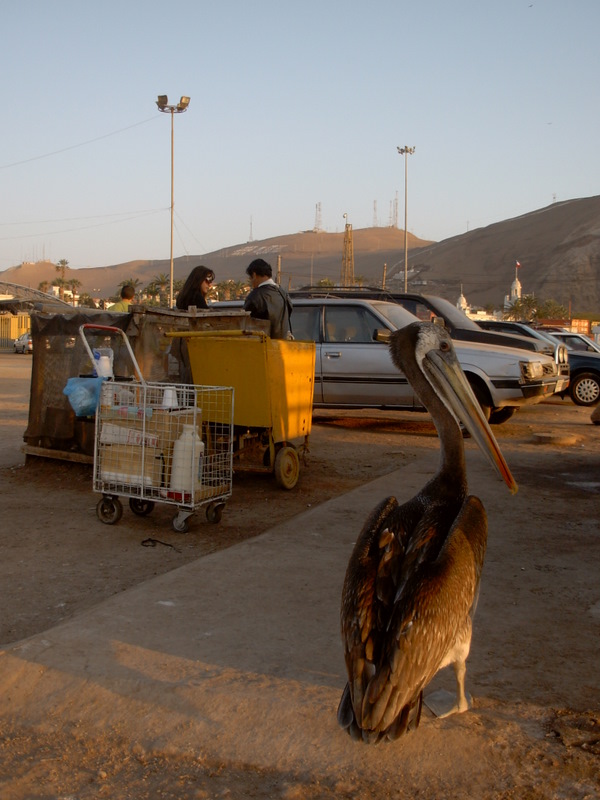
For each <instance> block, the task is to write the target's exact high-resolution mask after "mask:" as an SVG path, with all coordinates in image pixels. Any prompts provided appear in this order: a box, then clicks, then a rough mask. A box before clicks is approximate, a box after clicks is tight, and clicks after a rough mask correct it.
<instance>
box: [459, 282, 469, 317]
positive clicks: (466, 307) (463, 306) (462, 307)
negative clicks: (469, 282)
mask: <svg viewBox="0 0 600 800" xmlns="http://www.w3.org/2000/svg"><path fill="white" fill-rule="evenodd" d="M456 307H457V308H458V309H460V310H461V311H464V312H465V314H467V313H468V312H469V309H470V306H469V304H468V303H467V298H466V297H465V295H464V293H463V285H462V283H461V285H460V297H459V298H458V300H457V301H456Z"/></svg>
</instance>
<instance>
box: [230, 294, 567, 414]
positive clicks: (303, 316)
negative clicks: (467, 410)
mask: <svg viewBox="0 0 600 800" xmlns="http://www.w3.org/2000/svg"><path fill="white" fill-rule="evenodd" d="M293 303H294V311H293V314H292V329H293V333H294V337H295V338H296V339H298V340H303V341H314V342H315V343H316V360H315V392H314V405H315V407H317V408H318V407H330V408H344V407H345V408H349V407H354V408H365V407H373V408H397V409H404V410H414V411H422V410H423V406H422V405H421V403H420V401H419V399H418V397H417V396H416V395H415V393H414V392H413V389H412V386H411V385H410V383H409V382H408V380H407V379H406V377H405V376H404V375H403V374H402V373H401V372H399V371H398V369H397V368H396V367H395V365H394V364H393V362H392V359H391V356H390V352H389V349H388V346H387V344H386V342H385V339H386V338H389V334H390V333H391V332H392V331H394V330H396V329H397V328H402V327H404V326H405V325H408V324H410V323H411V322H414V321H415V319H416V317H414V316H413V314H411V313H410V312H409V311H407V310H406V309H405V308H403V307H402V306H400V305H398V304H396V303H390V302H384V301H379V300H361V299H358V298H356V299H355V298H347V299H343V300H341V299H339V298H329V297H323V298H298V297H295V298H294V300H293ZM215 305H216V306H217V307H218V308H228V307H229V308H233V307H239V305H240V303H239V302H237V303H236V302H224V303H217V304H215ZM454 346H455V349H456V354H457V356H458V359H459V361H460V364H461V366H462V368H463V370H464V372H465V374H466V376H467V378H468V380H469V383H470V384H471V387H472V388H473V391H474V392H475V395H476V397H477V399H478V400H479V402H480V404H481V406H482V408H483V409H484V412H485V413H486V415H487V416H489V417H490V421H491V422H492V423H497V424H498V423H500V422H504V421H505V420H506V419H508V418H509V417H510V416H512V414H513V413H514V412H515V411H516V410H517V409H518V408H519V407H520V406H522V405H526V404H531V403H538V402H539V401H540V400H543V399H544V398H545V397H549V396H551V395H552V394H554V392H556V391H557V387H558V386H559V377H558V374H557V367H556V363H555V361H554V359H553V358H552V357H550V356H548V355H546V354H544V353H537V352H531V351H528V350H521V349H517V348H512V347H499V346H497V345H490V344H482V343H480V342H460V341H455V342H454Z"/></svg>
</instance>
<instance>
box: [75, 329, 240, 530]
mask: <svg viewBox="0 0 600 800" xmlns="http://www.w3.org/2000/svg"><path fill="white" fill-rule="evenodd" d="M92 328H93V329H95V330H96V332H100V333H102V334H104V336H105V342H106V340H107V339H109V337H110V336H111V335H114V334H117V335H119V336H122V337H123V338H124V339H125V343H126V345H127V348H128V350H129V355H130V357H131V359H132V362H133V365H134V368H135V373H136V379H134V380H132V381H126V382H118V381H115V380H113V379H112V378H111V377H108V378H107V379H106V380H104V381H102V382H101V385H100V395H99V403H98V407H97V411H96V437H95V451H94V491H96V492H100V493H101V494H102V498H101V499H100V501H99V502H98V505H97V508H96V513H97V515H98V519H100V520H101V521H102V522H104V523H106V524H108V525H113V524H115V523H116V522H118V521H119V520H120V518H121V516H122V513H123V505H122V502H121V499H120V498H123V497H127V498H129V507H130V509H131V510H132V511H133V513H134V514H137V515H139V516H146V515H147V514H149V513H150V512H151V511H152V509H153V508H154V505H155V503H157V502H159V503H167V504H171V505H174V506H176V507H177V513H176V514H175V516H174V517H173V522H172V525H173V529H174V530H176V531H178V532H181V533H185V532H186V531H187V530H188V528H189V518H190V517H191V516H192V515H193V514H194V513H195V512H196V511H197V510H198V509H199V508H200V507H202V506H205V507H206V518H207V520H208V521H209V522H215V523H216V522H219V521H220V519H221V516H222V513H223V508H224V507H225V501H226V499H227V498H228V497H230V496H231V485H232V472H233V470H232V457H233V389H232V388H231V387H222V386H196V385H190V384H173V383H147V382H145V381H144V380H143V377H142V375H141V372H140V370H139V367H138V365H137V362H136V360H135V356H134V354H133V351H132V350H131V347H130V346H129V342H128V340H127V336H126V334H125V333H123V331H121V330H120V329H119V328H110V327H108V326H105V327H102V326H94V325H82V326H81V329H80V333H81V336H82V337H83V338H84V341H85V342H86V347H88V350H89V355H90V357H91V358H92V359H94V357H96V371H97V372H98V373H99V374H101V373H102V371H103V370H105V369H107V368H109V365H107V364H106V362H105V363H104V364H102V366H101V365H100V363H98V362H99V359H98V352H100V353H102V352H104V351H106V350H110V348H96V350H95V351H92V349H91V348H90V347H89V344H88V342H87V339H86V329H92ZM99 329H101V330H99ZM106 357H107V356H105V355H100V359H103V358H106Z"/></svg>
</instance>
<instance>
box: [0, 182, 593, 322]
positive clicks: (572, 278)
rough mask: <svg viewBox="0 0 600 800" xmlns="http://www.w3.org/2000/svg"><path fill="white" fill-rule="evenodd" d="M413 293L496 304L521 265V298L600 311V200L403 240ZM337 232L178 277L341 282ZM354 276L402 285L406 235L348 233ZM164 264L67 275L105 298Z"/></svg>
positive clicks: (43, 274) (200, 258)
mask: <svg viewBox="0 0 600 800" xmlns="http://www.w3.org/2000/svg"><path fill="white" fill-rule="evenodd" d="M407 246H408V267H409V273H408V282H409V290H413V291H420V292H425V293H429V294H439V295H442V296H443V297H446V298H447V299H448V300H451V301H453V302H455V301H456V300H457V298H458V296H459V294H460V290H461V286H462V289H463V292H464V294H465V296H466V298H467V300H468V302H469V303H470V304H471V305H475V306H477V305H485V304H488V303H491V304H494V305H495V306H500V305H501V304H502V302H503V300H504V296H505V295H506V294H508V292H509V289H510V285H511V283H512V281H513V280H514V278H515V265H516V263H517V262H519V263H520V264H521V268H520V270H519V279H520V281H521V283H522V286H523V292H524V293H525V294H532V293H533V294H535V295H536V296H537V297H539V298H540V299H541V300H549V299H553V300H556V301H557V302H560V303H562V304H563V305H565V306H567V307H568V306H569V305H570V306H571V310H572V312H573V313H576V312H596V311H598V310H599V309H600V196H597V197H589V198H583V199H577V200H568V201H565V202H560V203H553V204H552V205H550V206H547V207H546V208H542V209H538V210H537V211H533V212H531V213H529V214H524V215H523V216H520V217H515V218H514V219H509V220H505V221H504V222H498V223H495V224H493V225H489V226H487V227H485V228H478V229H475V230H472V231H469V232H467V233H464V234H462V235H460V236H454V237H452V238H450V239H445V240H443V241H441V242H437V243H434V242H427V241H424V240H422V239H418V238H417V237H415V236H413V235H412V234H410V233H409V234H408V237H407ZM343 250H344V234H343V233H325V232H320V231H304V232H301V233H295V234H290V235H286V236H277V237H274V238H271V239H265V240H262V241H252V242H246V243H244V244H239V245H234V246H232V247H227V248H223V249H222V250H217V251H215V252H212V253H205V254H204V255H194V256H191V255H190V256H183V257H180V258H177V259H175V260H174V264H173V273H174V277H175V279H176V280H177V279H182V278H185V277H186V275H187V274H188V273H189V271H190V270H191V269H192V267H194V266H196V265H197V264H201V263H202V264H206V265H207V266H210V267H212V269H214V271H215V273H216V276H217V281H223V280H227V279H233V280H235V281H244V280H245V274H244V270H245V268H246V266H247V265H248V264H249V263H250V261H251V260H252V259H254V258H257V257H262V258H264V259H265V260H267V261H269V263H271V264H272V266H273V270H274V271H275V270H276V269H277V268H278V266H279V268H280V271H281V283H282V285H283V286H284V287H285V288H298V287H300V286H303V285H306V284H308V283H311V282H312V283H316V282H317V281H319V280H321V279H323V278H328V279H330V280H331V281H333V282H334V283H339V282H340V275H341V268H342V254H343ZM353 250H354V275H355V278H356V279H361V280H362V281H363V282H364V283H365V284H371V285H379V286H380V285H381V283H382V280H383V276H384V271H385V275H386V286H387V287H388V288H394V289H396V290H400V291H401V290H402V289H403V286H404V231H402V230H398V229H396V228H365V229H357V230H354V231H353ZM169 269H170V266H169V261H168V259H163V260H155V261H129V262H126V263H124V264H116V265H114V266H107V267H94V268H87V269H70V270H69V276H70V277H72V278H75V279H77V280H79V281H80V282H81V286H80V288H79V291H81V292H87V293H89V294H91V295H93V296H101V297H108V296H110V295H114V294H116V293H117V291H118V288H117V287H118V286H119V284H120V283H121V281H123V280H127V279H129V278H137V279H138V280H139V281H140V285H141V286H145V285H147V284H148V283H150V281H151V280H152V279H153V278H154V277H155V276H157V275H159V274H161V273H163V274H167V275H168V274H169ZM56 277H57V272H56V268H55V266H54V264H51V263H49V262H38V263H35V264H30V263H26V264H21V265H20V266H17V267H11V268H9V269H7V270H5V271H4V272H2V273H0V278H1V279H2V280H4V281H7V282H12V283H17V284H20V285H22V286H29V287H32V288H37V287H38V285H39V284H40V283H41V282H42V281H48V282H52V280H53V279H54V278H56Z"/></svg>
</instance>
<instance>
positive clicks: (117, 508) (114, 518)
mask: <svg viewBox="0 0 600 800" xmlns="http://www.w3.org/2000/svg"><path fill="white" fill-rule="evenodd" d="M96 514H97V515H98V519H99V520H100V522H104V524H105V525H114V524H115V523H117V522H118V521H119V520H120V519H121V517H122V516H123V506H122V504H121V501H120V500H119V498H118V497H103V498H102V499H101V500H99V501H98V505H97V506H96Z"/></svg>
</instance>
